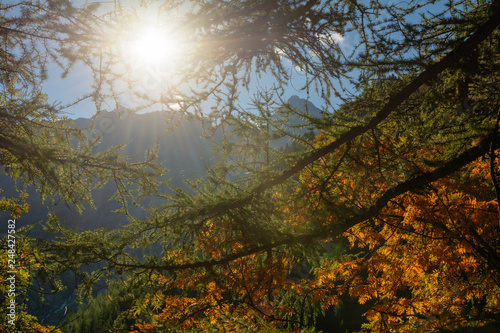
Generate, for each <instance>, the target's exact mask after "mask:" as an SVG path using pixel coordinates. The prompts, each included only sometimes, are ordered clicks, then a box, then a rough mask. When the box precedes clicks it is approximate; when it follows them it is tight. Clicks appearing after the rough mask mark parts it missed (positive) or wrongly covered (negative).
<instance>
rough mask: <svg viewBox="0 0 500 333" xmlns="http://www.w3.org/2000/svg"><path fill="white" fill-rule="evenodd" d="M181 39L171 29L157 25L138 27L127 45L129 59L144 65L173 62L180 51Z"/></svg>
mask: <svg viewBox="0 0 500 333" xmlns="http://www.w3.org/2000/svg"><path fill="white" fill-rule="evenodd" d="M181 44H182V43H181V41H180V40H179V37H178V36H176V34H175V33H174V32H173V31H169V30H167V29H162V28H161V27H158V26H147V27H142V28H140V29H138V30H137V31H136V32H135V33H134V37H133V38H132V40H131V42H130V43H129V45H128V48H129V50H128V53H129V54H130V57H131V60H132V61H134V62H136V63H139V64H143V65H144V64H146V65H153V66H156V65H165V64H169V63H170V64H171V63H173V62H175V61H176V60H177V59H178V58H179V55H180V53H181V49H182V46H181Z"/></svg>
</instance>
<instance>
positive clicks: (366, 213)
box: [113, 133, 499, 271]
mask: <svg viewBox="0 0 500 333" xmlns="http://www.w3.org/2000/svg"><path fill="white" fill-rule="evenodd" d="M493 138H496V136H495V134H494V133H492V134H490V135H488V136H487V137H486V138H484V139H483V140H482V141H481V142H480V143H479V144H478V145H477V146H474V147H472V148H470V149H468V150H466V151H464V152H463V153H461V154H460V155H458V156H456V157H455V158H452V159H451V160H449V161H448V162H446V163H445V164H444V165H443V166H441V167H439V168H437V169H435V170H433V171H429V172H425V173H422V174H420V175H418V176H416V177H413V178H409V179H407V180H406V181H404V182H402V183H400V184H398V185H396V186H394V187H393V188H391V189H389V190H388V191H386V192H385V193H384V194H382V195H381V196H380V197H379V198H378V199H377V200H376V201H375V203H374V204H373V205H372V206H370V207H368V208H366V209H365V210H363V211H361V212H360V213H358V214H356V215H354V216H351V217H350V218H347V219H345V220H344V221H340V222H339V223H335V224H334V225H333V226H332V227H331V228H330V230H328V231H325V230H323V229H321V230H318V231H317V232H315V233H312V234H305V235H297V236H290V237H287V238H284V239H282V240H280V241H277V242H272V243H265V244H262V245H257V246H255V247H252V248H250V249H247V250H245V251H241V252H238V253H233V254H231V255H228V256H225V257H223V258H221V259H218V260H215V259H213V260H206V261H197V262H191V263H185V264H171V265H147V264H128V263H120V262H114V263H113V265H114V266H118V267H124V268H129V269H151V270H157V271H179V270H185V269H196V268H204V267H211V266H216V265H226V264H229V263H230V262H232V261H235V260H238V259H241V258H244V257H247V256H250V255H252V254H256V253H262V252H265V251H268V250H270V249H273V248H276V247H279V246H283V245H293V244H299V243H308V242H311V241H314V240H317V239H326V238H331V237H337V236H340V235H341V234H343V233H344V232H345V231H347V230H349V229H350V228H352V227H353V226H355V225H357V224H359V223H361V222H364V221H366V220H368V219H369V218H373V217H374V216H376V215H377V214H378V213H380V211H382V209H384V208H385V207H386V205H387V204H388V203H389V201H391V200H392V199H395V198H396V197H398V196H400V195H402V194H405V193H408V192H411V191H415V190H419V189H422V188H424V187H425V186H427V185H428V184H430V183H432V182H434V181H436V180H438V179H441V178H444V177H446V176H449V175H451V174H452V173H454V172H456V171H458V170H459V169H460V168H462V167H464V166H466V165H468V164H469V163H471V162H473V161H474V160H476V159H478V158H479V157H481V156H484V155H485V154H487V153H488V152H489V148H490V145H491V141H492V139H493ZM496 141H497V142H496V144H498V143H499V142H498V141H499V139H498V138H496Z"/></svg>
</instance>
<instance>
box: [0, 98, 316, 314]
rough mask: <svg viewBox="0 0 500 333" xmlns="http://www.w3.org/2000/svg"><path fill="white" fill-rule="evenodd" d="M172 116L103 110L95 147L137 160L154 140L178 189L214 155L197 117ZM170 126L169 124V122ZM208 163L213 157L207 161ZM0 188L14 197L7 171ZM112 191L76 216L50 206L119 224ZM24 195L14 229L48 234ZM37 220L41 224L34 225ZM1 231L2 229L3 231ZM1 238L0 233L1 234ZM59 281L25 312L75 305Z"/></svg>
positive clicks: (37, 204) (70, 223)
mask: <svg viewBox="0 0 500 333" xmlns="http://www.w3.org/2000/svg"><path fill="white" fill-rule="evenodd" d="M289 105H290V106H291V107H292V108H295V109H298V110H302V111H304V110H307V112H308V113H309V115H310V116H313V117H320V116H321V111H320V110H319V109H318V108H316V107H315V106H314V105H313V104H312V103H306V102H305V100H303V99H300V98H299V97H297V96H293V97H291V98H290V100H289ZM169 116H171V115H170V114H167V113H165V112H151V113H147V114H142V115H139V114H134V113H131V112H128V111H126V110H121V111H120V112H118V113H117V112H104V113H102V114H100V115H99V116H98V117H97V118H96V119H95V130H96V132H97V133H98V134H102V140H101V142H100V143H99V145H98V146H97V147H96V148H95V149H96V151H99V150H103V149H105V148H108V147H111V146H117V145H121V144H126V146H125V148H124V150H123V154H127V155H129V156H132V159H133V160H136V161H138V160H141V159H142V158H143V157H144V153H145V151H146V149H147V148H148V147H150V146H154V145H156V144H158V148H159V150H158V160H159V161H162V165H163V166H164V167H166V168H167V169H168V170H170V171H169V172H168V173H167V175H166V177H168V178H170V179H171V183H172V184H173V185H174V186H178V187H182V186H183V178H184V177H185V178H188V179H193V178H195V177H203V176H204V175H205V173H206V170H205V166H206V165H208V164H210V162H211V160H212V159H213V158H214V152H213V149H212V148H213V146H214V143H213V142H211V141H210V140H208V139H205V138H204V137H203V136H202V134H203V133H204V130H203V124H202V123H201V121H199V120H193V119H188V118H181V117H180V116H176V115H174V117H171V118H172V119H169V118H168V117H169ZM302 123H303V119H301V118H300V117H299V116H298V115H295V116H292V117H290V119H289V120H288V122H287V124H288V126H289V127H290V128H292V127H294V126H297V125H300V124H302ZM90 124H91V121H90V119H86V118H78V119H76V120H74V126H77V127H79V128H81V129H82V130H83V131H88V130H89V127H90ZM168 124H171V125H168ZM174 126H175V130H172V131H170V130H168V127H174ZM307 131H308V130H307V129H301V130H297V129H290V132H294V133H296V134H297V135H303V134H305V133H306V132H307ZM212 139H213V140H214V141H216V142H217V141H219V142H221V140H222V137H221V135H220V133H217V132H216V133H215V134H214V136H213V137H212ZM288 143H290V140H289V139H279V140H276V141H275V142H274V143H273V145H274V146H275V147H280V146H281V147H285V145H288ZM212 162H213V161H212ZM0 186H1V188H2V193H1V195H2V196H5V197H15V196H16V190H15V184H14V181H13V180H12V179H11V178H10V177H9V176H7V175H4V174H1V175H0ZM113 193H114V184H112V183H108V184H106V185H105V186H104V187H103V188H101V189H96V190H94V191H93V192H92V194H93V198H94V202H95V205H96V208H95V209H90V208H88V209H85V210H84V211H83V212H82V213H81V214H79V213H78V212H76V211H75V210H73V209H71V208H70V207H67V206H66V205H64V204H58V205H57V206H52V207H50V209H52V210H53V211H54V212H55V213H56V215H57V216H58V217H59V219H60V221H61V222H62V223H63V224H64V225H65V226H66V227H71V228H77V229H79V230H92V229H96V228H99V227H103V226H104V227H107V228H118V227H119V226H120V225H123V224H126V223H127V218H126V216H125V215H118V214H115V213H113V211H115V210H117V209H118V208H119V206H118V204H117V203H116V202H114V201H110V200H109V199H110V197H111V196H112V194H113ZM28 194H29V197H28V199H27V202H28V204H29V205H30V208H29V212H28V213H26V214H24V215H23V217H22V218H21V219H19V220H18V221H17V224H18V226H19V227H22V226H25V225H33V224H34V225H35V226H34V227H33V229H32V230H31V235H32V236H33V237H42V238H50V237H52V235H48V234H46V233H45V232H44V231H43V228H42V226H41V225H42V223H43V222H44V221H45V220H46V218H47V214H48V209H49V207H47V204H46V203H43V202H41V201H40V198H39V196H38V195H37V193H36V192H35V191H34V190H33V189H32V188H29V189H28ZM130 209H131V213H132V214H133V215H134V216H137V217H139V218H142V217H144V215H143V214H144V212H142V211H140V210H139V209H138V208H135V207H134V206H131V207H130ZM0 214H1V213H0ZM0 218H1V219H6V218H7V216H6V213H5V212H4V213H3V214H1V215H0ZM39 222H41V223H39ZM0 232H2V233H3V232H4V231H3V230H2V231H0ZM0 236H3V234H1V233H0ZM62 278H63V282H64V283H65V284H66V285H67V287H68V288H67V290H66V291H65V292H63V293H61V294H58V295H57V296H54V297H51V296H47V297H46V302H45V303H43V304H42V303H40V302H38V301H37V298H36V296H32V302H31V305H30V312H31V313H32V314H34V315H35V316H37V317H38V318H40V319H43V320H44V322H45V323H49V324H50V323H52V324H53V323H56V322H57V321H58V320H59V319H60V318H61V316H62V314H63V312H64V311H62V310H63V309H64V307H65V306H68V309H69V310H73V309H75V307H76V303H75V302H74V298H75V293H74V292H73V291H74V281H72V280H71V277H70V276H63V277H62Z"/></svg>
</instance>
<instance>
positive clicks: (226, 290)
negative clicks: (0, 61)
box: [42, 0, 500, 332]
mask: <svg viewBox="0 0 500 333" xmlns="http://www.w3.org/2000/svg"><path fill="white" fill-rule="evenodd" d="M62 3H64V2H49V4H58V6H59V7H57V8H72V9H71V13H72V15H73V14H74V13H79V12H80V11H81V10H83V9H76V8H74V7H71V6H69V5H67V4H66V5H65V6H66V7H65V6H62V7H61V6H60V4H62ZM148 4H149V5H150V6H156V7H154V11H155V12H156V13H157V16H156V17H157V19H158V22H159V23H158V24H159V26H162V27H163V26H168V28H167V30H168V33H169V34H170V35H171V36H176V38H178V41H179V43H180V44H182V48H180V49H179V54H180V55H177V56H176V57H177V59H176V62H175V65H173V66H170V68H169V69H168V71H167V72H168V80H165V81H164V82H163V81H162V83H161V89H160V90H159V91H142V90H141V89H138V88H140V87H138V85H137V82H136V81H135V80H136V78H135V77H134V75H133V74H131V72H132V71H133V69H131V67H128V66H125V65H123V66H122V65H120V62H121V61H122V60H121V58H124V57H122V53H123V52H122V50H121V49H120V46H121V44H120V42H119V41H120V38H132V39H133V38H134V32H133V30H130V27H131V26H133V22H136V21H134V20H138V19H140V15H141V10H140V9H138V8H133V7H129V5H128V4H126V3H123V4H119V3H118V2H116V3H115V6H114V7H113V8H112V9H111V10H110V11H109V12H107V14H106V15H101V16H92V17H99V20H97V21H96V27H98V28H95V29H93V30H89V31H86V30H84V31H81V32H80V33H76V34H74V35H71V38H78V37H88V36H94V35H97V37H99V38H105V40H106V43H103V41H102V40H99V38H96V39H94V38H90V39H88V40H87V41H88V43H89V46H87V48H82V49H78V47H79V45H80V44H78V43H77V42H74V43H73V44H71V43H70V44H69V45H71V46H72V47H76V48H77V51H80V53H81V54H89V52H90V50H92V47H93V46H95V45H100V46H99V47H96V50H98V51H96V53H95V55H94V56H93V57H91V59H90V58H89V61H88V62H87V64H88V66H89V67H90V68H91V69H93V70H94V73H96V75H95V76H94V79H95V83H94V85H93V87H95V90H94V91H93V95H92V96H93V98H94V100H95V104H96V109H97V112H99V111H101V107H102V105H103V103H110V102H112V103H114V105H115V106H116V107H117V108H118V107H120V106H121V105H123V103H124V102H123V100H122V93H123V92H124V91H132V92H133V93H135V95H136V96H137V97H138V98H137V99H136V101H139V102H140V104H139V105H138V106H137V107H136V108H135V109H134V110H139V109H140V108H144V107H146V108H147V107H152V106H155V105H161V106H162V108H163V109H166V110H170V111H175V112H177V113H178V114H181V115H187V116H191V117H197V118H198V119H200V120H201V121H202V122H203V124H204V125H205V129H206V133H205V134H207V135H210V134H211V133H214V132H218V133H221V132H222V133H223V134H224V138H223V139H222V142H220V150H219V151H218V156H219V162H218V163H217V164H216V165H214V166H212V167H211V168H210V169H209V170H208V172H207V176H206V177H205V178H204V179H198V180H196V181H193V182H192V183H191V184H189V185H191V188H189V190H186V189H179V188H175V187H174V186H171V189H172V190H173V194H167V193H164V194H160V195H161V196H162V198H163V199H164V201H165V203H164V204H163V205H159V206H156V207H152V208H149V209H148V217H147V218H146V219H136V218H133V217H131V218H130V223H129V224H128V225H127V226H124V227H123V228H122V229H119V230H111V231H107V232H103V231H102V230H98V231H95V232H93V231H87V232H85V233H75V232H73V231H70V230H65V229H64V228H62V227H61V226H60V225H58V224H57V223H55V224H54V227H53V228H54V230H57V231H59V232H60V233H62V234H63V235H64V237H63V238H61V239H59V240H57V241H55V242H52V243H50V244H46V243H45V244H44V246H45V247H46V248H47V249H48V250H49V249H50V251H51V252H50V254H51V258H52V259H53V260H54V261H57V263H58V264H59V265H61V266H63V267H75V266H76V265H77V264H79V263H94V262H104V264H105V267H103V268H102V269H100V270H99V271H96V272H94V273H93V274H92V275H91V276H90V277H89V278H88V279H87V280H85V284H86V286H88V287H90V288H91V286H92V283H93V282H95V281H96V280H97V279H99V278H101V277H109V276H111V275H113V274H118V275H119V276H121V277H122V279H120V280H119V281H118V282H116V284H117V285H119V287H117V288H122V289H120V290H123V295H125V296H123V297H129V293H130V291H131V290H133V289H136V288H139V287H141V290H140V292H138V291H136V292H137V293H138V295H139V296H137V299H136V301H135V303H134V304H133V305H132V306H131V308H130V309H128V310H127V311H128V313H129V314H131V315H135V316H136V323H135V324H134V325H132V327H126V328H123V326H121V327H120V328H119V327H115V329H131V330H133V331H139V332H158V331H166V330H170V329H171V330H174V329H179V330H184V329H186V330H199V331H207V330H214V331H216V330H236V331H244V330H247V331H264V330H268V331H276V330H280V329H305V328H311V327H313V326H314V318H316V317H317V316H318V315H320V314H321V313H322V312H323V311H324V310H326V309H329V308H331V307H333V306H335V305H336V304H338V303H339V300H340V298H341V297H343V296H344V295H349V296H350V297H352V298H354V299H355V300H357V301H358V302H359V303H361V304H363V305H366V306H367V307H368V308H369V310H368V311H367V312H366V318H367V320H368V324H366V325H365V326H364V329H366V330H371V331H374V332H377V331H381V332H385V331H411V330H426V331H432V330H435V331H437V330H440V329H454V328H456V327H460V326H466V325H471V326H480V325H483V324H486V323H490V322H493V323H495V322H498V320H499V313H498V302H499V295H500V285H499V281H500V273H499V262H500V260H499V256H500V253H499V252H500V244H499V241H500V240H499V224H498V223H499V222H498V221H499V215H498V193H499V192H500V187H499V185H498V179H497V177H498V171H499V170H498V166H497V165H498V163H497V154H498V150H497V145H498V144H499V138H498V135H497V132H498V127H499V121H500V116H499V115H500V111H499V110H500V95H499V89H498V87H499V85H498V84H499V83H498V80H499V70H498V69H499V68H498V66H499V61H500V59H499V53H498V50H499V49H500V48H499V46H500V45H499V32H498V26H499V25H500V2H499V1H491V2H488V1H445V2H439V1H414V2H411V1H410V2H407V3H401V4H393V3H385V2H383V1H370V2H369V3H364V2H361V1H318V0H309V1H299V0H297V1H255V0H247V1H245V0H242V1H227V2H226V1H190V2H183V1H165V2H160V1H159V2H151V3H148ZM148 4H143V5H144V6H146V5H148ZM54 8H55V7H54ZM65 15H66V14H65ZM48 21H49V22H50V20H48ZM80 22H82V20H80V19H75V20H71V19H70V20H69V22H68V24H67V25H63V26H64V27H65V28H68V27H74V26H77V27H78V26H79V24H81V23H80ZM167 23H168V24H167ZM162 24H163V25H162ZM170 24H171V25H170ZM59 27H60V25H56V26H54V27H50V28H48V30H49V31H54V29H58V28H59ZM42 30H43V29H42ZM96 31H98V33H97V34H96ZM106 36H108V37H106ZM109 36H113V37H112V38H110V37H109ZM124 36H125V37H124ZM100 43H101V44H100ZM123 43H125V42H123ZM125 44H126V43H125ZM75 45H76V46H75ZM136 45H137V44H136ZM60 50H61V51H63V50H65V49H64V48H60ZM66 50H67V49H66ZM70 53H71V54H74V52H70ZM75 53H76V54H79V52H75ZM172 59H173V58H172ZM172 62H173V60H172ZM123 63H126V59H123ZM296 82H299V83H296ZM297 84H300V85H301V86H300V89H301V90H302V91H304V92H305V93H306V94H307V96H314V99H315V102H316V101H317V103H319V106H320V107H321V108H322V111H323V112H322V115H323V116H322V117H321V118H313V117H311V116H309V114H308V113H307V108H306V112H303V111H299V110H296V109H294V108H291V107H290V106H289V105H288V104H287V103H286V102H285V101H283V96H284V94H285V93H286V91H287V89H291V88H292V87H293V86H295V85H297ZM248 92H252V93H254V92H255V94H254V98H253V99H252V107H251V108H247V107H246V105H244V102H243V100H244V98H243V97H244V95H245V94H247V93H248ZM207 105H208V109H209V110H207ZM305 105H307V104H305ZM337 105H340V106H337ZM296 115H299V116H301V117H302V118H303V123H302V125H301V126H302V127H303V128H306V129H314V130H315V131H316V132H319V133H320V134H318V136H317V137H316V138H315V139H314V140H313V141H311V140H309V139H308V138H307V137H306V136H302V135H297V134H296V133H297V132H296V131H294V129H293V126H287V124H288V120H289V119H291V118H293V117H294V116H296ZM284 137H286V138H288V139H292V140H294V141H295V142H296V146H297V147H300V149H297V151H295V152H289V151H285V152H284V151H283V150H282V149H281V150H280V149H277V148H276V147H275V146H273V144H272V143H273V141H275V140H277V139H281V138H284ZM46 142H47V141H46ZM43 160H44V161H45V160H49V161H50V159H43ZM131 177H132V176H131ZM132 178H133V177H132ZM151 248H153V249H155V250H154V251H147V250H148V249H151ZM134 249H143V250H144V253H146V252H147V253H149V254H148V255H143V256H140V257H138V256H137V255H134V254H133V253H134V252H133V251H131V250H134ZM158 249H159V250H158ZM113 296H114V297H111V296H110V297H109V300H110V302H120V297H121V296H120V294H118V295H114V294H113ZM122 323H123V322H121V323H118V321H117V322H116V324H117V325H121V324H122ZM110 329H112V328H110Z"/></svg>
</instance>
